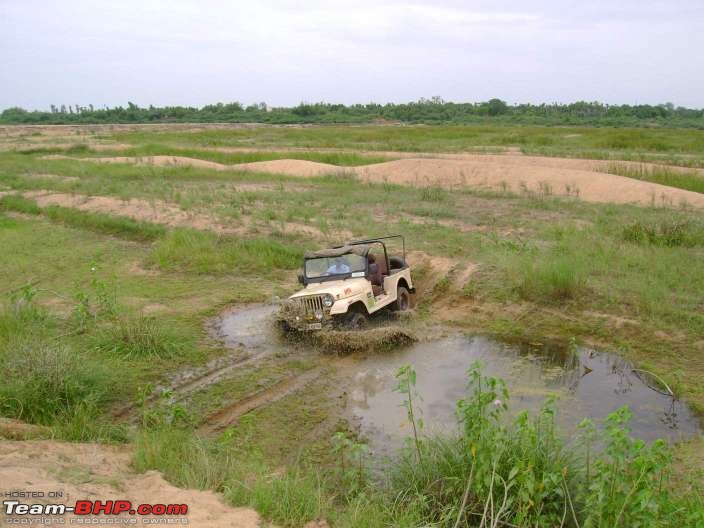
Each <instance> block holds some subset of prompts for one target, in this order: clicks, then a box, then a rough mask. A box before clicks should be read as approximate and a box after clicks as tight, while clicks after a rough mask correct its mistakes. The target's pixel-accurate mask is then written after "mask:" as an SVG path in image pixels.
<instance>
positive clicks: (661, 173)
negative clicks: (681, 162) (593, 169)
mask: <svg viewBox="0 0 704 528" xmlns="http://www.w3.org/2000/svg"><path fill="white" fill-rule="evenodd" d="M604 172H608V173H609V174H617V175H619V176H626V177H627V178H634V179H636V180H643V181H647V182H653V183H659V184H661V185H667V186H669V187H677V188H678V189H685V190H687V191H694V192H698V193H704V175H702V174H699V173H698V172H697V171H694V170H693V171H689V172H683V171H681V170H677V169H674V168H668V167H653V166H649V165H641V166H638V167H632V166H629V165H624V164H619V163H612V164H610V165H609V166H608V167H607V168H606V170H605V171H604Z"/></svg>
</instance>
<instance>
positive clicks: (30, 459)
mask: <svg viewBox="0 0 704 528" xmlns="http://www.w3.org/2000/svg"><path fill="white" fill-rule="evenodd" d="M130 458H131V455H130V451H129V449H128V448H125V447H116V446H106V445H100V444H69V443H62V442H55V441H50V440H40V441H21V442H19V441H9V440H0V482H2V483H3V485H4V487H5V489H4V490H3V491H11V490H18V491H41V492H44V493H47V492H49V491H62V492H63V496H64V499H63V500H65V501H66V503H67V504H69V505H73V504H74V503H75V501H76V500H83V499H86V500H101V501H106V500H129V501H132V503H134V504H186V505H188V515H187V518H188V525H190V526H197V527H203V528H211V527H212V528H225V527H227V528H230V527H233V526H236V527H238V528H257V527H259V526H260V523H261V519H260V517H259V515H258V514H257V513H256V512H255V511H254V510H251V509H249V508H233V507H231V506H227V505H226V504H224V503H223V502H222V500H221V499H220V498H219V497H218V496H217V495H216V494H215V493H213V492H210V491H197V490H187V489H180V488H176V487H174V486H172V485H171V484H169V483H168V482H166V481H165V480H164V479H163V477H162V476H161V475H160V474H159V473H157V472H156V471H149V472H147V473H144V474H142V475H139V474H136V473H134V472H133V471H132V470H131V469H130ZM66 497H68V499H66ZM19 500H21V501H22V502H30V503H34V502H37V499H19ZM45 500H47V501H51V502H55V500H52V499H45ZM60 500H61V499H57V500H56V501H60ZM56 517H59V518H66V519H68V520H67V521H66V524H69V523H70V522H71V521H70V519H71V518H72V517H74V516H73V515H66V516H56ZM136 518H137V521H138V524H142V519H145V517H141V516H140V517H136ZM152 519H155V518H152Z"/></svg>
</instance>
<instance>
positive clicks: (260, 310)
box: [213, 304, 280, 352]
mask: <svg viewBox="0 0 704 528" xmlns="http://www.w3.org/2000/svg"><path fill="white" fill-rule="evenodd" d="M277 309H278V306H277V305H275V304H262V305H256V306H249V307H247V308H242V307H234V308H231V309H228V310H226V311H225V312H223V313H222V314H220V316H218V318H217V319H216V320H215V321H214V323H213V329H214V333H215V335H216V336H217V337H219V338H220V339H221V340H222V341H223V342H224V344H225V346H227V347H230V348H234V347H246V348H247V349H251V351H252V352H255V351H258V350H263V349H270V348H272V347H273V346H279V345H280V343H279V342H278V341H279V336H278V335H277V331H276V328H275V327H274V314H275V313H276V310H277Z"/></svg>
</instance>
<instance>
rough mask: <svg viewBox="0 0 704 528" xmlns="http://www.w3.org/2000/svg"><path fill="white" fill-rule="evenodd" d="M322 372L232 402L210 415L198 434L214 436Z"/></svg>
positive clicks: (284, 380)
mask: <svg viewBox="0 0 704 528" xmlns="http://www.w3.org/2000/svg"><path fill="white" fill-rule="evenodd" d="M322 370H323V369H322V367H317V368H314V369H311V370H308V371H306V372H304V373H303V374H301V375H299V376H294V377H290V378H286V379H283V380H281V381H279V382H277V383H275V384H274V385H273V386H272V387H269V388H267V389H264V390H262V391H260V392H257V393H255V394H252V395H250V396H248V397H246V398H243V399H240V400H237V401H235V402H233V403H232V404H231V405H228V406H227V407H224V408H223V409H220V410H219V411H217V412H216V413H214V414H212V415H210V416H209V417H208V418H207V420H206V422H205V424H204V425H203V426H202V427H201V428H200V432H202V433H205V434H215V433H217V432H219V431H222V430H223V429H225V428H226V427H229V426H230V425H234V424H235V423H236V422H237V420H238V419H239V418H240V417H242V416H244V415H245V414H248V413H250V412H252V411H254V410H256V409H258V408H260V407H263V406H265V405H271V404H272V403H274V402H277V401H279V400H281V399H283V398H285V397H286V396H289V395H291V394H293V393H295V392H298V391H299V390H301V389H303V388H304V387H305V386H306V385H308V384H309V383H311V382H313V381H314V380H315V379H317V378H318V377H319V376H320V374H321V373H322Z"/></svg>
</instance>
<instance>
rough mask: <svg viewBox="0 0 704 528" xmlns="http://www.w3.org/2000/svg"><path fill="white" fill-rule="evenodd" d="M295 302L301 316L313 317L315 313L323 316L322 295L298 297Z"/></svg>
mask: <svg viewBox="0 0 704 528" xmlns="http://www.w3.org/2000/svg"><path fill="white" fill-rule="evenodd" d="M296 301H297V302H298V303H299V306H300V307H301V310H302V311H303V315H305V316H306V317H315V314H316V313H321V314H325V308H324V306H323V295H308V296H306V297H298V298H297V299H296Z"/></svg>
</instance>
